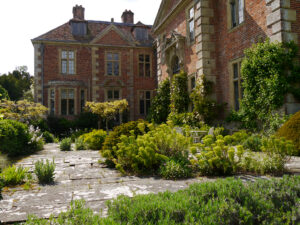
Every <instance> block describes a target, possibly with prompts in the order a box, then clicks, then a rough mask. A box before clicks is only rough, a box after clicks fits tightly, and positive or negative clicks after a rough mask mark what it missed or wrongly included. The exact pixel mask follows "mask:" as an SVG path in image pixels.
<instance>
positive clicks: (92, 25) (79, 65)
mask: <svg viewBox="0 0 300 225" xmlns="http://www.w3.org/2000/svg"><path fill="white" fill-rule="evenodd" d="M73 14H74V15H73V19H71V20H70V21H69V22H68V23H66V24H63V25H61V26H60V27H58V28H56V29H54V30H52V31H50V32H48V33H46V34H44V35H41V36H40V37H37V38H35V39H33V40H32V43H33V45H34V49H35V51H34V57H35V101H36V102H39V103H42V104H43V105H45V106H47V107H48V108H49V110H50V108H51V103H50V100H51V98H53V96H52V97H51V96H50V92H51V91H54V93H55V95H54V99H55V100H54V105H55V107H54V109H55V111H54V115H57V116H65V117H67V118H72V117H73V116H74V115H78V114H79V113H80V112H81V94H83V93H84V94H83V95H84V101H97V102H103V101H106V100H108V96H107V95H108V90H118V91H119V99H127V100H128V102H129V106H130V112H129V119H130V120H136V119H139V118H145V115H141V114H140V111H139V96H138V94H139V91H151V93H153V90H154V89H155V88H156V87H157V80H156V73H157V72H156V68H157V66H156V55H155V54H154V51H153V47H152V45H153V39H152V37H151V26H148V25H144V24H142V23H141V22H139V23H137V24H134V23H133V22H134V14H133V13H132V12H131V11H125V12H124V13H123V15H122V19H123V22H122V23H116V22H114V21H113V20H112V21H110V22H103V21H87V20H85V19H84V8H83V7H82V6H75V7H74V8H73ZM80 26H81V27H80ZM78 27H80V29H79V28H78ZM76 29H77V30H76ZM85 29H86V30H85ZM74 32H78V33H74ZM139 32H140V33H139ZM138 35H142V36H138ZM63 51H66V52H68V51H71V52H72V53H73V52H74V54H75V56H74V59H72V60H73V61H74V63H75V66H74V68H72V71H73V70H74V72H70V71H69V73H71V74H68V73H64V72H63V70H64V69H65V68H62V67H64V65H63V62H62V61H63V59H62V57H63V55H62V54H64V53H62V52H63ZM110 53H115V54H117V55H118V57H119V60H118V61H119V63H118V68H115V69H114V68H113V67H114V64H112V65H113V66H112V70H116V71H119V75H118V76H115V75H109V74H108V72H107V71H108V69H107V60H106V57H108V56H107V54H110ZM140 54H143V55H149V56H150V61H151V62H150V65H151V76H149V77H148V76H139V55H140ZM67 63H68V64H66V65H67V66H66V67H68V66H69V63H70V62H69V61H68V62H67ZM71 67H72V66H71ZM147 68H148V67H147ZM67 70H69V67H68V68H67ZM66 89H72V90H74V107H73V108H74V110H75V111H74V113H68V114H69V115H62V109H61V107H62V98H61V97H62V90H66ZM72 93H73V92H72ZM51 101H52V100H51ZM68 104H71V103H68ZM72 104H73V103H72ZM52 108H53V107H52ZM49 112H50V111H49Z"/></svg>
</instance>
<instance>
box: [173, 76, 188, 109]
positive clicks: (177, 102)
mask: <svg viewBox="0 0 300 225" xmlns="http://www.w3.org/2000/svg"><path fill="white" fill-rule="evenodd" d="M189 102H190V98H189V93H188V86H187V75H186V73H185V72H183V71H181V72H180V73H178V74H175V75H174V76H173V78H172V80H171V105H170V107H171V113H173V114H178V113H184V112H187V110H188V106H189Z"/></svg>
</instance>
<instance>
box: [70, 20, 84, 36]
mask: <svg viewBox="0 0 300 225" xmlns="http://www.w3.org/2000/svg"><path fill="white" fill-rule="evenodd" d="M71 29H72V34H73V35H74V36H81V37H82V36H85V35H86V34H87V24H86V22H74V21H72V22H71Z"/></svg>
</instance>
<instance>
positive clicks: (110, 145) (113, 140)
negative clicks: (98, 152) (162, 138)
mask: <svg viewBox="0 0 300 225" xmlns="http://www.w3.org/2000/svg"><path fill="white" fill-rule="evenodd" d="M139 124H143V126H144V127H145V129H144V131H141V130H140V129H139V127H138V126H139ZM132 130H133V131H134V135H135V136H137V135H141V134H143V132H148V131H149V128H148V122H146V121H144V120H138V121H131V122H128V123H123V124H121V125H120V126H117V127H115V128H114V130H113V131H111V132H109V134H108V135H107V137H106V139H105V141H104V143H103V148H102V155H103V156H104V157H105V158H106V163H107V164H109V166H113V165H114V163H113V159H114V158H115V157H116V151H117V150H118V146H117V144H118V143H120V142H121V136H122V135H126V136H130V135H131V133H130V131H132Z"/></svg>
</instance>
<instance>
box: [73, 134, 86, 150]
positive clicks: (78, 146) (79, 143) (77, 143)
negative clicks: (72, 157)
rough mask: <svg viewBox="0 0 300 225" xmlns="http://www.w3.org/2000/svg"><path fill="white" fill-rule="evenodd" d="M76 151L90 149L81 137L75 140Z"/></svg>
mask: <svg viewBox="0 0 300 225" xmlns="http://www.w3.org/2000/svg"><path fill="white" fill-rule="evenodd" d="M75 149H76V150H86V149H88V147H87V145H86V144H85V142H84V138H83V136H80V137H79V138H77V139H76V140H75Z"/></svg>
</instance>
